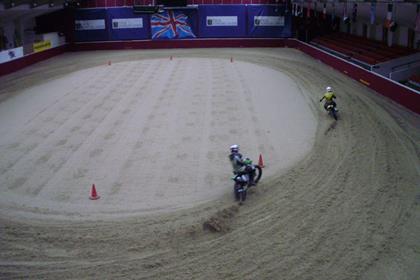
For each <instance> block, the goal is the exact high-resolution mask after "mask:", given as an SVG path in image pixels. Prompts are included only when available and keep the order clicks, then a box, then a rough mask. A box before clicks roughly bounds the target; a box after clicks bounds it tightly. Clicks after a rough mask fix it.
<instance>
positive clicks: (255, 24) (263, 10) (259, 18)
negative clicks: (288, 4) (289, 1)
mask: <svg viewBox="0 0 420 280" xmlns="http://www.w3.org/2000/svg"><path fill="white" fill-rule="evenodd" d="M291 21H292V17H291V14H290V11H287V12H286V9H285V6H280V7H279V6H268V5H267V6H264V5H252V6H251V5H250V6H248V37H271V38H283V37H291V34H292V29H291V26H292V22H291Z"/></svg>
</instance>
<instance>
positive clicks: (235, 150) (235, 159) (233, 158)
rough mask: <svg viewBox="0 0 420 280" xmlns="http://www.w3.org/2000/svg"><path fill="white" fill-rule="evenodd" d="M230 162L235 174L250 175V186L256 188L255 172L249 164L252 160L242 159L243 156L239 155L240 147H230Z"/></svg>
mask: <svg viewBox="0 0 420 280" xmlns="http://www.w3.org/2000/svg"><path fill="white" fill-rule="evenodd" d="M229 160H230V162H231V163H232V168H233V174H235V175H244V174H246V175H248V178H249V179H248V186H254V185H255V183H254V175H255V174H254V173H255V171H254V170H253V168H251V166H250V165H249V163H250V162H251V160H250V159H248V158H246V159H245V160H244V159H243V157H242V154H241V153H239V145H236V144H235V145H232V146H230V155H229Z"/></svg>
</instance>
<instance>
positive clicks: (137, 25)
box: [107, 8, 150, 40]
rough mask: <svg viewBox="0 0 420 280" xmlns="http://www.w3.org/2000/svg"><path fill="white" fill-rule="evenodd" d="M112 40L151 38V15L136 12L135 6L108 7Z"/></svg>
mask: <svg viewBox="0 0 420 280" xmlns="http://www.w3.org/2000/svg"><path fill="white" fill-rule="evenodd" d="M107 11H108V15H109V24H108V29H109V31H110V40H144V39H149V38H150V16H149V15H147V14H135V13H133V8H113V9H108V10H107Z"/></svg>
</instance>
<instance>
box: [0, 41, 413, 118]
mask: <svg viewBox="0 0 420 280" xmlns="http://www.w3.org/2000/svg"><path fill="white" fill-rule="evenodd" d="M240 47H245V48H251V47H258V48H261V47H271V48H275V47H290V48H296V49H298V50H300V51H302V52H304V53H306V54H308V55H310V56H312V57H314V58H315V59H318V60H320V61H322V62H323V63H325V64H327V65H330V66H331V67H333V68H334V69H336V70H338V71H340V72H342V73H344V74H345V75H348V76H349V77H351V78H353V79H355V80H356V81H358V82H360V83H362V84H363V85H365V86H367V87H369V88H371V89H373V90H374V91H376V92H378V93H380V94H382V95H384V96H386V97H388V98H390V99H392V100H394V101H395V102H397V103H399V104H401V105H403V106H404V107H406V108H408V109H410V110H411V111H413V112H416V113H417V114H420V94H418V93H417V92H416V91H414V90H412V89H410V88H408V87H406V86H404V85H401V84H399V83H396V82H394V81H392V80H389V79H387V78H384V77H382V76H380V75H378V74H375V73H373V72H370V71H368V70H365V69H363V68H361V67H359V66H357V65H354V64H352V63H349V62H348V61H345V60H343V59H341V58H338V57H335V56H333V55H331V54H329V53H327V52H324V51H322V50H320V49H317V48H315V47H314V46H311V45H309V44H306V43H303V42H301V41H298V40H296V39H277V38H271V39H249V38H247V39H192V40H159V41H152V40H145V41H115V42H109V41H107V42H86V43H74V44H70V45H66V46H61V47H58V48H54V49H49V50H46V51H44V52H40V53H34V54H31V55H27V56H24V57H22V58H20V59H16V60H13V61H10V62H6V63H3V64H0V76H2V75H6V74H9V73H12V72H15V71H18V70H20V69H22V68H24V67H26V66H29V65H32V64H34V63H36V62H39V61H42V60H45V59H48V58H50V57H53V56H55V55H58V54H61V53H63V52H65V51H87V50H122V49H170V48H240Z"/></svg>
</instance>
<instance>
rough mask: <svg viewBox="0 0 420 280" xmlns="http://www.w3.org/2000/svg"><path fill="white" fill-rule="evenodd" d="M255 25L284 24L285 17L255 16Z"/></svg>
mask: <svg viewBox="0 0 420 280" xmlns="http://www.w3.org/2000/svg"><path fill="white" fill-rule="evenodd" d="M254 25H255V26H284V17H280V16H255V17H254Z"/></svg>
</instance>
